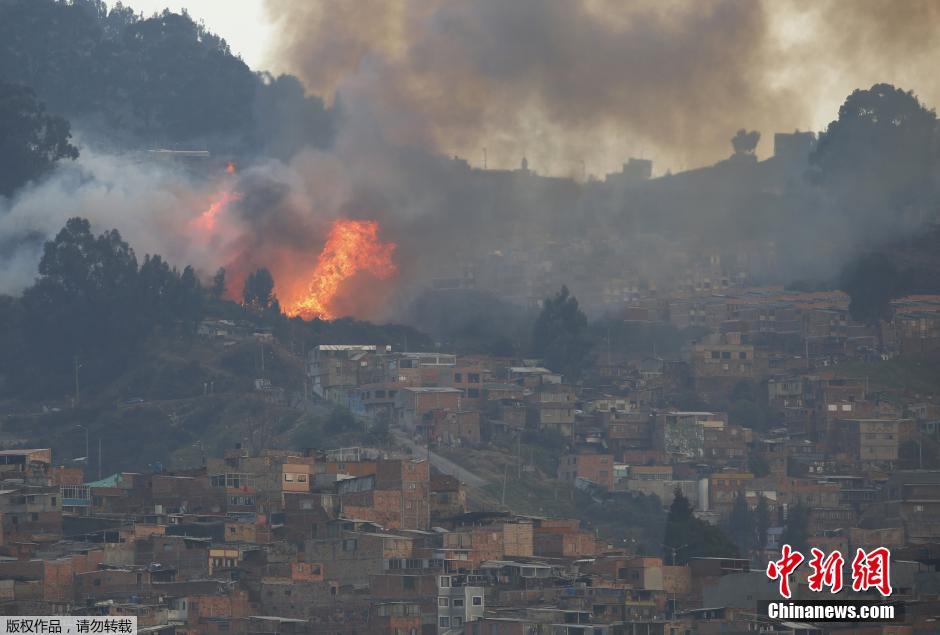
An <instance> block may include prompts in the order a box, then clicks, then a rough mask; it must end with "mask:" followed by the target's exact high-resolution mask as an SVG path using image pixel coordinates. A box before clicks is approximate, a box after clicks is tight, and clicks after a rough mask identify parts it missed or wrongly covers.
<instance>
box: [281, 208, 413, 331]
mask: <svg viewBox="0 0 940 635" xmlns="http://www.w3.org/2000/svg"><path fill="white" fill-rule="evenodd" d="M378 233H379V224H378V223H377V222H376V221H365V220H345V219H339V220H336V221H334V222H333V225H332V227H331V228H330V233H329V236H328V237H327V239H326V244H325V245H324V246H323V250H322V251H321V252H320V256H319V257H318V258H317V266H316V268H315V269H314V270H313V273H312V274H311V276H310V278H311V282H310V284H309V286H308V287H307V289H306V293H305V294H302V295H301V297H299V298H298V299H296V300H294V301H292V302H289V303H288V304H287V307H286V311H287V314H288V315H291V316H300V317H302V318H305V319H312V318H317V317H318V318H321V319H332V318H333V317H335V315H334V313H333V306H332V305H333V301H334V299H335V298H336V296H337V293H339V291H340V290H341V288H342V286H343V283H344V282H346V281H347V280H348V279H349V278H351V277H352V276H354V275H355V274H357V273H359V272H366V273H369V274H371V275H373V276H375V277H377V278H379V279H383V280H384V279H386V278H389V277H390V276H393V275H395V273H397V272H398V267H397V266H396V265H395V262H394V260H393V259H392V256H393V254H394V252H395V243H391V242H381V241H380V240H379V237H378Z"/></svg>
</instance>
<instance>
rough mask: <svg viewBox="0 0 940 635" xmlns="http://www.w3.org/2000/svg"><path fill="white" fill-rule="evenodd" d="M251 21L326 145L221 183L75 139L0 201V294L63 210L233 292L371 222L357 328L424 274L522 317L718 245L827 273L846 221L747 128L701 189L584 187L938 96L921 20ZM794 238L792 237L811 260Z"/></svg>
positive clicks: (512, 12) (354, 296) (732, 252)
mask: <svg viewBox="0 0 940 635" xmlns="http://www.w3.org/2000/svg"><path fill="white" fill-rule="evenodd" d="M268 6H269V9H270V12H271V15H272V17H274V18H275V19H276V21H277V24H278V25H279V27H280V31H281V33H282V38H281V40H280V50H279V52H278V60H279V63H280V64H282V65H283V67H284V68H283V69H278V70H290V71H293V72H296V73H298V74H299V75H300V76H301V78H302V79H303V80H304V82H305V83H306V85H307V87H308V88H309V89H310V90H311V91H312V92H313V93H315V94H322V95H323V96H325V97H326V98H327V99H329V100H331V101H333V104H334V106H335V107H336V109H335V110H336V112H338V113H339V115H340V116H339V118H338V121H339V123H338V126H337V130H336V137H335V142H334V143H333V144H332V146H331V147H330V149H329V150H320V151H317V150H312V149H306V150H299V151H298V147H296V146H295V144H294V143H293V142H295V141H296V139H295V138H293V137H292V135H290V129H291V127H290V126H283V127H277V126H275V127H274V128H272V129H273V130H275V131H276V132H277V133H278V134H273V133H272V134H271V135H270V137H271V138H270V139H269V141H270V144H269V145H272V146H277V147H282V146H286V147H287V148H286V150H285V151H282V152H272V151H271V150H270V148H269V150H268V152H269V153H273V154H277V155H279V156H282V157H285V159H284V160H277V159H271V158H259V157H256V158H254V160H253V162H252V161H250V160H249V161H245V163H246V165H244V166H239V170H238V172H237V173H236V174H234V175H226V174H225V173H224V170H222V169H221V168H218V169H215V170H209V171H208V172H207V173H202V174H193V172H192V171H191V170H190V171H187V170H185V169H182V168H179V167H176V166H174V165H172V164H161V163H159V162H154V161H153V160H151V159H149V158H146V156H143V157H140V158H139V160H138V158H135V159H134V160H129V157H128V156H117V155H105V154H100V153H99V154H96V153H95V152H94V150H91V149H88V148H87V147H82V152H83V154H82V157H81V158H80V159H79V161H78V162H77V163H76V164H74V165H64V166H62V167H60V168H59V170H57V172H56V173H54V174H53V175H51V176H50V177H49V178H47V179H45V180H44V181H43V182H41V183H39V184H35V185H31V186H29V187H28V188H25V189H24V190H22V191H21V192H19V193H18V194H17V196H16V197H15V198H14V199H12V200H10V201H7V202H0V237H2V240H0V265H2V274H0V292H16V291H18V290H21V289H22V288H23V287H24V286H26V285H27V284H29V283H30V281H31V280H32V279H33V278H34V277H35V275H36V274H35V271H36V269H35V266H36V263H37V262H38V258H39V254H40V253H41V246H42V240H45V239H47V238H49V237H50V236H52V235H54V233H55V232H56V231H57V230H58V229H59V228H60V227H61V226H62V224H63V223H64V222H65V220H66V219H67V218H68V217H71V216H76V215H79V216H86V217H88V218H89V219H91V220H92V222H93V223H94V225H95V229H96V230H98V231H101V230H103V229H107V228H110V227H116V228H118V229H120V230H121V232H122V234H123V235H124V237H125V238H126V239H127V240H128V241H129V242H130V243H131V244H132V246H134V248H135V249H136V251H137V253H138V257H142V256H143V254H144V253H160V254H162V255H163V256H165V257H166V258H168V259H169V260H170V261H171V262H173V263H175V264H177V265H178V266H182V265H184V264H187V263H191V264H193V265H194V266H196V267H197V269H198V270H199V271H200V272H201V273H202V274H203V276H204V277H206V278H208V277H209V276H211V274H212V273H213V272H214V270H215V269H216V268H217V267H220V266H224V267H226V268H227V271H228V273H229V290H230V293H231V294H237V293H239V292H240V290H241V284H242V281H243V279H244V277H245V276H246V275H247V274H248V273H249V272H250V271H252V270H253V269H255V268H257V267H261V266H265V267H268V268H270V269H271V270H272V272H273V273H274V278H275V282H276V284H277V285H278V286H279V288H280V289H281V290H282V291H284V290H286V289H287V288H288V287H291V288H296V286H297V285H303V284H304V283H305V281H306V278H305V276H308V275H309V273H310V272H311V271H312V270H313V268H314V266H315V263H316V259H317V255H318V253H319V251H320V249H321V248H322V246H323V243H324V240H325V238H326V235H327V233H328V231H329V227H330V224H331V222H332V221H333V220H334V219H336V218H340V217H343V218H362V219H367V220H378V221H379V222H380V223H381V226H382V239H383V240H391V241H393V242H395V243H397V245H398V249H397V250H396V252H395V253H396V258H397V259H398V263H397V264H398V269H399V271H400V275H399V278H398V279H397V281H378V280H370V279H368V278H367V277H366V278H363V279H360V280H353V281H352V282H353V283H352V284H350V285H348V286H347V287H346V288H345V289H344V291H343V295H342V297H340V298H338V299H337V303H338V306H340V307H343V309H345V310H348V311H349V312H351V313H353V314H355V315H356V316H357V317H363V318H373V319H375V318H387V317H396V316H401V315H403V314H406V313H407V305H408V304H409V303H410V300H411V299H412V298H413V297H414V295H415V294H416V293H418V292H420V290H421V289H422V288H424V287H426V286H427V285H428V284H429V283H430V282H431V279H432V278H435V277H452V276H459V275H461V274H462V272H464V271H466V268H467V267H470V268H476V270H475V271H474V275H475V277H476V280H477V281H478V282H479V283H480V285H479V286H480V288H483V289H486V288H489V287H488V286H487V282H491V281H492V280H495V279H497V278H499V282H500V285H501V288H502V289H507V288H511V292H507V293H505V295H506V296H507V299H509V300H510V301H512V302H515V303H517V304H519V303H525V302H528V301H531V299H532V298H537V297H540V294H544V293H546V292H550V291H552V290H554V289H557V286H558V285H560V284H561V283H568V284H569V285H570V286H572V287H573V288H574V291H575V293H576V294H578V295H579V298H582V297H588V296H590V295H592V294H593V296H594V297H602V296H603V295H604V294H605V293H607V292H608V289H605V288H603V285H609V286H610V287H612V288H613V289H614V291H615V292H616V291H617V289H618V288H619V289H621V290H622V289H623V288H626V287H636V286H637V285H640V286H642V285H647V286H651V287H655V288H662V289H666V288H668V286H669V285H670V284H671V283H674V282H675V281H676V279H677V278H681V277H682V276H683V275H685V273H686V271H685V269H686V268H687V267H689V266H690V264H694V261H695V260H696V259H700V258H703V257H704V258H705V260H706V261H707V260H708V258H709V257H711V256H712V255H714V254H715V253H716V252H722V253H720V254H719V255H720V256H721V262H722V265H723V266H725V267H726V268H727V269H729V270H745V271H750V272H757V273H758V274H761V275H764V280H769V279H773V280H775V281H781V280H782V281H787V279H793V278H797V277H813V276H827V275H832V274H833V272H835V271H837V270H838V268H839V266H840V265H841V264H842V263H844V262H845V260H846V259H847V258H849V257H851V256H852V255H853V252H854V250H856V249H857V248H858V245H859V244H861V243H860V240H859V237H858V236H856V235H855V234H853V232H862V231H864V229H865V224H864V223H854V224H853V223H850V222H845V218H844V217H841V216H837V217H834V220H832V219H830V220H828V221H827V220H824V219H823V220H820V219H818V218H814V217H813V216H812V213H811V210H813V209H816V208H818V207H819V203H818V201H817V200H815V196H816V195H815V193H814V192H813V190H812V188H811V187H809V186H808V185H805V184H803V181H802V179H801V177H802V174H801V173H800V172H801V170H802V169H805V164H803V166H802V167H799V166H798V168H799V169H797V170H796V171H794V172H793V173H792V174H783V176H781V174H782V173H781V171H780V170H777V168H774V169H775V170H777V171H776V172H774V173H773V175H771V176H768V173H769V171H768V170H764V169H757V168H756V166H757V165H758V164H757V163H756V159H755V157H754V156H752V154H751V151H752V150H753V147H752V144H751V141H754V142H756V140H757V135H756V133H750V134H749V136H748V143H745V144H744V145H742V146H741V147H740V148H737V150H738V152H737V153H736V156H735V157H733V159H732V160H730V161H725V162H724V163H722V164H721V165H719V166H717V167H716V168H715V169H714V170H712V171H709V172H707V173H704V172H703V173H696V172H691V173H687V174H685V175H678V176H676V177H671V178H663V179H657V180H654V181H649V182H646V183H644V184H643V186H642V187H632V186H630V187H620V186H618V185H616V184H607V183H603V182H600V183H584V182H583V180H584V177H585V176H586V175H587V174H589V173H591V172H597V173H598V174H600V175H603V173H605V172H607V171H615V170H616V169H617V168H616V167H615V166H617V167H619V165H620V163H621V162H622V161H623V160H624V158H625V157H626V156H629V155H636V154H646V155H647V156H650V157H651V158H653V159H654V161H655V164H654V165H657V166H671V167H673V168H679V167H682V166H685V167H689V166H695V165H702V164H705V163H712V162H714V161H716V160H719V159H724V158H726V157H728V156H729V154H731V153H732V149H733V148H732V144H731V143H730V140H731V139H732V137H733V136H734V135H735V132H736V131H738V130H740V129H741V128H742V127H746V130H755V131H758V132H761V133H762V135H761V136H760V139H762V140H766V139H772V138H773V135H772V133H773V132H775V131H779V130H787V131H789V130H792V129H794V128H803V129H806V128H815V129H821V128H822V127H823V126H824V125H825V124H826V123H827V122H828V121H830V120H832V119H833V118H834V117H835V116H836V112H837V109H838V106H839V104H840V103H841V102H842V100H844V99H845V96H846V95H847V94H849V93H850V92H851V91H852V90H853V89H855V88H858V87H867V86H870V85H871V84H873V83H875V82H876V81H891V82H895V83H897V84H898V85H902V86H905V87H913V88H916V89H917V90H918V92H919V94H920V95H921V97H923V100H924V101H925V102H926V103H927V104H933V103H938V102H940V88H938V86H937V84H936V83H935V82H933V81H932V80H928V79H927V78H928V74H927V70H928V69H929V62H930V61H931V60H930V59H929V56H927V55H925V54H924V53H923V51H929V52H935V51H936V48H937V42H936V38H935V36H934V35H933V33H931V32H930V31H929V29H928V27H927V25H929V24H933V23H935V19H933V18H934V16H933V15H932V14H933V13H935V12H936V11H937V9H936V8H935V5H934V4H933V3H930V2H924V3H915V2H911V3H906V4H905V5H903V7H904V10H903V11H901V10H889V9H888V8H886V7H885V5H883V4H882V3H879V2H847V1H845V2H843V1H832V2H820V3H809V2H798V1H792V2H784V3H776V2H763V3H762V2H736V1H734V2H732V1H727V0H713V1H709V2H696V3H688V2H676V3H663V2H652V1H651V2H639V3H630V4H629V5H627V4H625V3H622V2H615V1H610V2H606V1H603V0H594V1H590V2H583V3H578V2H568V1H566V0H539V1H536V0H518V1H513V2H501V1H497V0H481V1H480V2H473V3H466V2H443V1H438V0H428V1H425V2H405V1H403V0H388V1H382V2H372V1H363V2H312V1H308V0H268ZM895 9H896V7H895ZM886 13H887V14H886ZM846 24H848V25H850V26H849V27H848V28H846V27H845V25H846ZM210 26H211V25H210ZM852 32H855V33H860V34H864V36H865V38H866V44H865V45H862V44H860V43H859V41H857V40H856V39H853V38H852V37H850V36H849V34H850V33H852ZM931 70H932V69H931ZM282 89H283V90H284V91H287V92H288V93H296V92H297V90H298V88H297V87H296V86H294V85H293V84H290V85H288V84H284V86H282ZM277 94H279V93H278V92H277V91H274V92H272V93H271V95H272V99H274V97H275V96H276V95H277ZM275 101H277V100H275ZM294 101H295V102H297V101H298V100H296V99H295V100H294ZM301 101H302V100H301ZM278 103H280V102H278ZM276 105H277V104H276V103H274V104H269V106H276ZM275 110H276V109H275ZM300 136H301V137H303V136H304V135H300ZM746 136H747V135H746ZM738 145H741V144H740V143H739V144H738ZM767 146H768V144H767V142H766V141H764V142H763V143H761V144H758V145H757V148H756V150H757V154H758V155H760V156H767V155H768V153H769V148H768V147H767ZM483 148H486V149H487V156H488V164H489V168H490V171H481V170H478V169H473V168H472V167H471V166H470V165H469V164H468V163H467V162H464V161H460V160H451V159H449V158H446V157H448V156H451V155H455V154H458V155H461V156H464V157H468V158H469V159H470V163H472V164H473V166H478V165H479V164H480V163H481V162H482V154H483ZM523 155H524V156H526V157H527V158H528V160H529V165H531V166H532V167H534V168H535V169H536V170H537V171H538V172H540V173H542V174H546V173H547V174H555V175H559V176H574V177H576V178H575V179H561V178H558V179H540V178H536V177H534V176H533V175H532V174H531V173H529V172H528V171H525V170H515V171H512V172H510V171H500V172H497V171H494V170H493V169H492V168H507V167H512V168H515V167H516V166H518V165H519V160H520V159H521V158H522V156H523ZM288 156H289V157H291V158H289V159H286V157H288ZM135 157H136V155H135ZM135 161H136V162H135ZM582 161H583V163H582ZM761 165H763V164H761ZM658 171H665V168H664V167H658ZM785 171H786V170H785V169H784V172H785ZM224 191H236V192H238V193H239V194H240V195H241V196H240V198H239V199H238V200H237V201H233V202H231V203H230V204H229V205H228V206H227V207H226V208H225V209H224V210H223V212H222V215H221V216H220V219H219V223H218V225H217V227H218V229H217V230H216V231H214V232H210V233H206V232H199V231H194V230H193V227H192V220H193V219H194V218H196V217H198V215H199V214H200V213H201V211H202V210H204V209H206V208H207V206H208V205H210V204H211V202H212V201H213V200H214V197H216V196H217V195H218V193H219V192H224ZM826 223H829V224H828V225H827V224H826ZM831 235H839V236H840V240H841V245H839V246H838V247H836V246H833V245H832V244H830V243H831V241H828V239H826V237H827V236H831ZM768 237H776V238H777V241H776V245H769V244H768V242H767V239H768ZM787 244H800V245H804V246H807V245H811V246H812V251H813V255H814V257H813V258H810V257H808V254H804V253H802V252H800V250H794V249H791V248H788V247H787V246H786V245H787ZM786 258H791V260H792V261H790V262H788V261H786ZM798 267H799V268H798ZM484 268H488V269H486V270H483V269H484ZM513 278H518V280H515V281H514V280H513ZM579 281H580V282H579ZM758 281H760V279H759V278H758ZM579 284H580V285H584V286H580V287H579ZM276 290H277V289H276ZM582 294H584V295H582ZM390 298H391V300H390Z"/></svg>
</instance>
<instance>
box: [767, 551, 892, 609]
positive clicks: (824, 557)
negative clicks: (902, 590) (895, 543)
mask: <svg viewBox="0 0 940 635" xmlns="http://www.w3.org/2000/svg"><path fill="white" fill-rule="evenodd" d="M804 562H807V563H808V565H809V568H810V572H809V575H808V576H807V585H808V587H809V590H810V591H812V592H814V593H824V592H826V591H828V593H829V594H831V595H835V594H838V593H840V592H841V591H842V590H843V588H845V587H846V586H847V584H848V583H847V582H844V581H843V576H844V575H845V568H846V567H845V564H846V560H845V558H844V557H843V555H842V553H840V552H839V551H832V552H831V553H828V554H827V553H825V552H824V551H822V550H820V549H817V548H815V547H813V548H812V549H810V558H809V560H808V561H807V559H806V557H805V556H804V555H803V554H802V553H800V552H799V551H796V550H795V549H793V548H792V547H791V546H790V545H783V548H782V549H781V550H780V559H779V560H772V561H771V562H769V563H767V571H766V573H767V577H768V578H770V579H771V580H776V581H777V584H778V591H779V593H780V596H781V597H782V598H785V599H786V600H790V601H786V602H778V601H763V602H761V603H760V609H761V611H762V612H763V614H764V615H767V617H769V618H772V619H782V620H799V621H811V622H878V623H884V622H900V621H903V618H904V606H903V605H902V604H900V603H897V602H894V603H888V602H886V601H885V600H886V598H889V597H891V594H892V593H893V592H894V590H893V589H892V588H891V551H890V550H889V549H888V548H887V547H878V548H876V549H872V550H870V551H865V550H864V549H857V550H856V551H855V556H854V557H853V558H852V563H851V566H850V568H849V571H850V574H851V577H852V580H851V589H852V591H854V592H856V593H866V592H868V593H870V592H871V591H877V592H878V594H879V595H880V596H881V600H882V601H881V602H874V601H858V600H851V601H832V600H828V601H827V600H822V601H814V600H791V598H792V597H793V591H792V589H791V586H790V576H791V575H793V574H795V573H796V572H797V570H798V569H799V568H800V565H802V564H803V563H804Z"/></svg>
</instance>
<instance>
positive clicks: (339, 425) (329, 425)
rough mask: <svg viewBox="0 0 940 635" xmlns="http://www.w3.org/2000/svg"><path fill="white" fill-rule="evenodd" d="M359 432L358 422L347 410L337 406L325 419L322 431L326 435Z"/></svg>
mask: <svg viewBox="0 0 940 635" xmlns="http://www.w3.org/2000/svg"><path fill="white" fill-rule="evenodd" d="M360 430H361V426H360V425H359V422H358V421H357V420H356V417H355V416H353V413H351V412H350V411H349V410H348V409H347V408H343V407H342V406H337V407H336V408H334V409H333V411H332V412H331V413H330V415H329V416H328V417H327V418H326V424H325V425H324V426H323V431H324V432H325V433H326V434H328V435H340V434H344V433H349V432H358V431H360Z"/></svg>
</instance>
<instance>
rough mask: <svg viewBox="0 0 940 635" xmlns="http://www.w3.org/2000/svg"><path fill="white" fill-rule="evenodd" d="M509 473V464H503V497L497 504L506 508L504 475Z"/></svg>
mask: <svg viewBox="0 0 940 635" xmlns="http://www.w3.org/2000/svg"><path fill="white" fill-rule="evenodd" d="M508 473H509V464H508V463H504V464H503V495H502V498H501V499H500V501H499V504H500V505H501V506H503V507H505V506H506V475H507V474H508Z"/></svg>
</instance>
